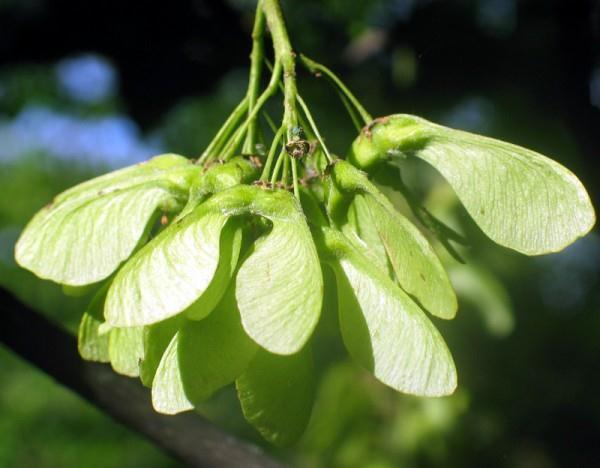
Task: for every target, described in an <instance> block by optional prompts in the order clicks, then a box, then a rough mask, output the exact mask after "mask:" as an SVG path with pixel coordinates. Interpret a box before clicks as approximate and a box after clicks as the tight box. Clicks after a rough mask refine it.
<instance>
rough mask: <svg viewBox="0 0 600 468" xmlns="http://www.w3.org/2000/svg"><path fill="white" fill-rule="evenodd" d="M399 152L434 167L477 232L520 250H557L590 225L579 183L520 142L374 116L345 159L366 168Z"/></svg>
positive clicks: (592, 218) (414, 120)
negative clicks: (472, 221)
mask: <svg viewBox="0 0 600 468" xmlns="http://www.w3.org/2000/svg"><path fill="white" fill-rule="evenodd" d="M400 155H411V156H416V157H418V158H421V159H423V160H424V161H426V162H428V163H429V164H431V165H432V166H433V167H435V168H436V169H437V170H438V171H439V172H440V173H441V174H442V176H444V178H445V179H446V180H447V181H448V183H450V185H451V186H452V188H453V189H454V191H455V192H456V195H457V196H458V198H459V199H460V201H461V202H462V204H463V205H464V207H465V208H466V210H467V211H468V212H469V214H470V215H471V217H472V218H473V220H474V221H475V222H476V223H477V224H478V225H479V227H480V228H481V229H482V230H483V232H485V233H486V234H487V235H488V236H489V237H490V239H492V240H493V241H494V242H496V243H498V244H500V245H503V246H505V247H509V248H511V249H514V250H516V251H518V252H521V253H524V254H527V255H539V254H543V253H549V252H556V251H559V250H561V249H563V248H565V247H566V246H567V245H569V244H571V243H572V242H574V241H575V240H576V239H577V238H579V237H581V236H584V235H585V234H587V233H588V232H589V231H590V229H591V228H592V226H593V225H594V223H595V214H594V209H593V207H592V205H591V202H590V199H589V196H588V194H587V192H586V191H585V188H584V187H583V185H581V182H579V180H578V179H577V177H575V176H574V175H573V174H572V173H571V172H570V171H569V170H568V169H566V168H564V167H563V166H561V165H560V164H558V163H556V162H554V161H552V160H551V159H548V158H546V157H545V156H542V155H541V154H538V153H536V152H534V151H531V150H528V149H525V148H522V147H520V146H516V145H512V144H510V143H505V142H502V141H498V140H494V139H492V138H488V137H483V136H480V135H474V134H471V133H467V132H463V131H459V130H453V129H450V128H446V127H442V126H440V125H436V124H433V123H431V122H428V121H427V120H425V119H422V118H419V117H415V116H411V115H404V114H399V115H392V116H390V117H384V118H381V119H376V120H375V121H374V122H373V124H371V125H370V126H369V127H367V128H366V130H365V131H363V132H361V134H360V135H359V136H358V138H357V139H356V140H355V141H354V143H353V145H352V149H351V151H350V154H349V161H350V162H352V163H353V164H356V165H357V166H358V167H361V168H369V167H372V166H374V165H375V164H377V163H378V162H380V161H382V160H385V159H388V158H395V157H398V156H400Z"/></svg>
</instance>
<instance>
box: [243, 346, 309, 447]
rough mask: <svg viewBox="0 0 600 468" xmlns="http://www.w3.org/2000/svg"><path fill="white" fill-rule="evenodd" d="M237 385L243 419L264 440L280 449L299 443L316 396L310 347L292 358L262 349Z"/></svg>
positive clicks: (291, 356)
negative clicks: (280, 447)
mask: <svg viewBox="0 0 600 468" xmlns="http://www.w3.org/2000/svg"><path fill="white" fill-rule="evenodd" d="M235 385H236V388H237V392H238V398H239V400H240V404H241V406H242V412H243V413H244V417H245V418H246V419H247V420H248V422H249V423H250V424H252V425H253V426H254V427H255V428H256V429H257V430H258V431H259V432H260V434H261V435H262V436H263V437H264V438H265V439H267V440H268V441H269V442H271V443H272V444H275V445H279V446H286V445H291V444H292V443H294V442H295V441H296V440H298V438H299V437H300V436H301V435H302V433H303V432H304V429H305V428H306V425H307V424H308V420H309V416H310V411H311V408H312V405H313V400H314V394H315V375H314V369H313V362H312V356H311V352H310V349H309V348H304V349H303V350H302V351H300V352H299V353H296V354H292V355H289V356H279V355H276V354H271V353H269V352H267V351H263V350H259V351H258V353H257V354H256V356H255V358H254V360H253V361H252V362H251V363H250V365H249V367H248V368H247V369H246V371H245V372H244V373H243V374H242V375H241V376H240V377H239V378H238V379H237V380H236V381H235Z"/></svg>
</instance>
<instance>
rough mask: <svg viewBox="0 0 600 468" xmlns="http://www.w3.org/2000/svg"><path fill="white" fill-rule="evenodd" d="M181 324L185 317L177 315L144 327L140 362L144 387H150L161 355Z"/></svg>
mask: <svg viewBox="0 0 600 468" xmlns="http://www.w3.org/2000/svg"><path fill="white" fill-rule="evenodd" d="M183 323H185V317H184V316H183V314H179V315H175V316H174V317H171V318H169V319H167V320H163V321H162V322H158V323H155V324H153V325H148V326H146V327H144V336H143V343H144V358H143V359H142V362H140V380H141V381H142V384H144V385H145V386H146V387H152V381H153V380H154V375H155V374H156V369H158V365H159V363H160V361H161V359H162V357H163V354H164V353H165V351H166V349H167V347H168V346H169V343H170V342H171V340H172V339H173V337H174V336H175V333H177V330H179V328H180V327H181V325H182V324H183Z"/></svg>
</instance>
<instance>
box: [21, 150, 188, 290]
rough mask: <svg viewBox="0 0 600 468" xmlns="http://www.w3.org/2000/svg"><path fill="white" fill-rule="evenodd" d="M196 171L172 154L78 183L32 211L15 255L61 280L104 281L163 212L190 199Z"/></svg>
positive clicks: (41, 272)
mask: <svg viewBox="0 0 600 468" xmlns="http://www.w3.org/2000/svg"><path fill="white" fill-rule="evenodd" d="M194 172H195V168H194V166H193V165H192V164H191V163H190V161H188V160H187V159H186V158H184V157H182V156H177V155H173V154H167V155H162V156H157V157H155V158H153V159H151V160H150V161H148V162H147V163H143V164H138V165H136V166H131V167H128V168H125V169H121V170H119V171H115V172H112V173H110V174H106V175H104V176H101V177H97V178H95V179H92V180H90V181H88V182H84V183H82V184H79V185H77V186H75V187H73V188H71V189H69V190H67V191H66V192H63V193H62V194H60V195H58V196H57V197H56V198H55V199H54V201H53V202H52V203H50V204H48V205H46V207H44V208H43V209H42V210H41V211H40V212H38V213H37V214H36V215H35V216H34V217H33V219H32V220H31V221H30V222H29V224H28V225H27V227H26V228H25V230H24V231H23V233H22V235H21V237H20V238H19V241H18V242H17V245H16V247H15V258H16V260H17V262H18V263H19V265H21V266H22V267H24V268H27V269H28V270H31V271H33V272H34V273H35V274H36V275H38V276H39V277H40V278H43V279H50V280H52V281H55V282H57V283H61V284H66V285H69V286H82V285H86V284H91V283H96V282H98V281H101V280H103V279H104V278H106V277H108V276H109V275H110V274H111V273H112V272H114V271H115V270H116V269H117V267H118V266H119V265H120V264H121V263H122V262H123V261H124V260H126V259H127V258H128V257H129V256H130V255H131V253H132V252H133V250H134V249H135V248H136V246H137V245H138V244H139V243H140V240H141V239H142V238H143V236H144V233H145V232H146V231H147V228H148V226H149V225H150V224H151V221H152V219H153V217H154V216H155V215H156V214H157V213H158V212H161V211H164V212H170V211H173V210H174V209H177V207H178V206H180V205H181V204H182V203H183V202H184V201H185V199H186V198H187V187H188V186H189V183H190V180H191V178H192V177H193V175H194Z"/></svg>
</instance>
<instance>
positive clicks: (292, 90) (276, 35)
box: [262, 0, 298, 141]
mask: <svg viewBox="0 0 600 468" xmlns="http://www.w3.org/2000/svg"><path fill="white" fill-rule="evenodd" d="M262 6H263V10H264V13H265V16H266V18H267V24H268V25H269V29H270V31H271V37H272V38H273V48H274V50H275V58H276V60H277V61H280V62H281V64H282V67H283V83H284V96H283V109H284V111H283V124H284V125H285V126H286V128H287V138H288V141H289V140H291V139H292V136H293V129H294V127H296V126H297V124H298V123H297V122H298V116H297V112H296V93H297V89H296V60H295V55H294V53H293V52H292V47H291V45H290V39H289V37H288V33H287V30H286V27H285V23H284V20H283V15H282V13H281V8H280V6H279V1H278V0H263V2H262Z"/></svg>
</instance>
